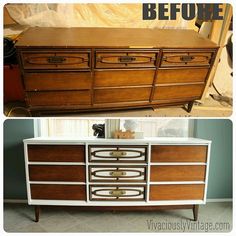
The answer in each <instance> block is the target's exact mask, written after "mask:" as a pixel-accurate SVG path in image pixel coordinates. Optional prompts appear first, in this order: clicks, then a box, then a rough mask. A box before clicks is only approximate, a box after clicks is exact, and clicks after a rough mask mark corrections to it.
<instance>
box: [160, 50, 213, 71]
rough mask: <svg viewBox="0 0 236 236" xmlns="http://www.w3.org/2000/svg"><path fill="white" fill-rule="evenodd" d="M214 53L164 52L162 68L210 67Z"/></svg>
mask: <svg viewBox="0 0 236 236" xmlns="http://www.w3.org/2000/svg"><path fill="white" fill-rule="evenodd" d="M212 56H213V52H204V51H203V52H164V53H163V56H162V62H161V67H171V66H210V64H211V58H212Z"/></svg>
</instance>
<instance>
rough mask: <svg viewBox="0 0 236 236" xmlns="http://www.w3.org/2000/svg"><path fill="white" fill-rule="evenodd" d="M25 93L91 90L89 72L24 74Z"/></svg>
mask: <svg viewBox="0 0 236 236" xmlns="http://www.w3.org/2000/svg"><path fill="white" fill-rule="evenodd" d="M24 83H25V89H26V91H38V90H39V91H47V90H67V89H68V90H76V89H91V84H92V78H91V73H90V72H77V73H71V72H60V73H58V72H53V73H25V74H24Z"/></svg>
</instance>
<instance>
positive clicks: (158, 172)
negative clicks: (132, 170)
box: [151, 165, 206, 181]
mask: <svg viewBox="0 0 236 236" xmlns="http://www.w3.org/2000/svg"><path fill="white" fill-rule="evenodd" d="M205 175H206V166H190V165H189V166H188V165H183V166H180V165H178V166H151V181H205Z"/></svg>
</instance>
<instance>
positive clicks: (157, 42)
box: [16, 27, 218, 48]
mask: <svg viewBox="0 0 236 236" xmlns="http://www.w3.org/2000/svg"><path fill="white" fill-rule="evenodd" d="M16 46H17V47H50V48H52V47H55V48H58V47H59V48H60V47H63V48H65V47H86V48H88V47H96V48H100V47H102V48H106V47H107V48H110V47H113V48H114V47H115V48H217V47H218V46H217V45H216V44H215V43H213V42H211V41H210V40H209V39H205V38H203V37H202V36H200V35H199V34H198V33H197V32H195V31H193V30H179V29H177V30H176V29H135V28H132V29H130V28H51V27H50V28H49V27H48V28H43V27H42V28H41V27H33V28H29V29H28V30H26V31H25V32H23V33H22V34H21V35H20V37H19V40H18V42H17V43H16Z"/></svg>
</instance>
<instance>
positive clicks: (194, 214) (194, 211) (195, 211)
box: [193, 205, 199, 221]
mask: <svg viewBox="0 0 236 236" xmlns="http://www.w3.org/2000/svg"><path fill="white" fill-rule="evenodd" d="M198 209H199V205H193V219H194V221H197V220H198Z"/></svg>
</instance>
